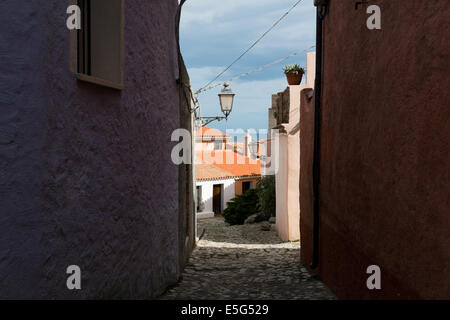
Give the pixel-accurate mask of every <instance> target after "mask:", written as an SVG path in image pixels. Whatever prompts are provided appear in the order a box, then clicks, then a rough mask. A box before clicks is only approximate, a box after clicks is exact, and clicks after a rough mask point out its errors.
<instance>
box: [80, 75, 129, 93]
mask: <svg viewBox="0 0 450 320" xmlns="http://www.w3.org/2000/svg"><path fill="white" fill-rule="evenodd" d="M75 76H76V78H77V80H79V81H84V82H89V83H93V84H97V85H100V86H103V87H107V88H112V89H116V90H123V89H124V86H123V84H117V83H114V82H111V81H108V80H104V79H100V78H96V77H93V76H88V75H86V74H81V73H76V74H75Z"/></svg>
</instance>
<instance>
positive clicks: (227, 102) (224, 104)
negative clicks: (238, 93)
mask: <svg viewBox="0 0 450 320" xmlns="http://www.w3.org/2000/svg"><path fill="white" fill-rule="evenodd" d="M234 96H235V94H234V93H233V91H232V90H231V88H229V85H228V83H225V84H224V85H223V89H222V91H221V92H220V93H219V100H220V108H221V109H222V112H223V114H224V115H225V118H228V116H229V115H230V113H231V110H232V109H233V101H234Z"/></svg>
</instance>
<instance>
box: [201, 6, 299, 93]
mask: <svg viewBox="0 0 450 320" xmlns="http://www.w3.org/2000/svg"><path fill="white" fill-rule="evenodd" d="M302 1H303V0H298V1H297V2H296V3H295V4H294V5H293V6H292V7H291V8H290V9H289V10H288V11H287V12H286V13H284V14H283V15H282V16H281V18H279V19H278V20H277V21H276V22H275V23H274V24H273V25H272V26H271V27H270V28H269V29H268V30H267V31H266V32H264V33H263V34H262V35H261V36H260V37H259V38H258V39H257V40H256V41H255V42H253V43H252V45H251V46H250V47H249V48H248V49H247V50H245V51H244V52H243V53H242V54H241V55H240V56H239V57H237V58H236V59H235V60H234V61H233V62H232V63H231V64H230V65H229V66H228V67H226V68H225V69H224V70H223V71H222V72H220V73H219V74H218V75H217V76H216V77H215V78H214V79H212V80H211V81H210V82H208V83H207V84H206V85H205V86H203V87H202V88H200V89H199V90H198V91H197V92H196V94H198V93H199V92H202V91H203V90H202V89H204V88H206V87H208V86H209V85H210V84H211V83H213V82H214V81H216V80H217V79H219V78H220V77H221V76H222V75H223V74H224V73H225V72H227V71H228V70H229V69H230V68H231V67H232V66H233V65H234V64H235V63H236V62H238V61H239V60H241V59H242V58H243V57H244V56H245V55H246V54H247V53H248V52H249V51H250V50H252V49H253V48H254V47H255V46H256V45H257V44H258V43H259V42H260V41H261V40H262V39H263V38H264V37H265V36H266V35H267V34H268V33H269V32H270V31H272V30H273V29H274V28H275V27H276V26H277V25H278V24H279V23H280V22H281V21H282V20H283V19H284V18H285V17H286V16H287V15H289V13H291V11H292V10H294V8H295V7H297V6H298V5H299V4H300V3H301V2H302Z"/></svg>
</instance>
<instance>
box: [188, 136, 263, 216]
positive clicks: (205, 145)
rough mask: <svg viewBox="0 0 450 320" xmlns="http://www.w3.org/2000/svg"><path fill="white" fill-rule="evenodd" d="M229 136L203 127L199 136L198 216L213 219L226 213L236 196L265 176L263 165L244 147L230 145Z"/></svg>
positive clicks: (197, 174)
mask: <svg viewBox="0 0 450 320" xmlns="http://www.w3.org/2000/svg"><path fill="white" fill-rule="evenodd" d="M229 139H230V137H229V136H228V135H226V134H225V133H223V132H221V131H218V130H215V129H211V128H208V127H203V128H202V129H200V130H198V131H197V133H196V138H195V142H196V146H195V150H196V168H195V170H196V187H197V199H196V200H197V201H196V202H197V212H198V213H197V217H198V218H207V217H213V216H214V214H219V213H222V212H223V210H225V208H226V206H227V203H228V202H229V201H230V200H231V199H233V198H234V197H235V196H236V195H241V194H243V193H244V192H245V191H247V190H248V189H253V188H255V187H256V183H257V181H258V180H259V179H260V177H261V164H260V161H259V160H257V159H252V158H249V157H247V156H246V152H245V150H248V146H247V145H246V142H247V140H245V141H246V142H244V145H243V148H244V154H242V148H237V147H236V144H235V143H230V142H229Z"/></svg>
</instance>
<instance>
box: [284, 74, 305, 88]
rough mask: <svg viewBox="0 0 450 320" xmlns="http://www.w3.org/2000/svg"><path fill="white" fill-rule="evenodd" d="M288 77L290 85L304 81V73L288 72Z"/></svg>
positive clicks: (296, 84)
mask: <svg viewBox="0 0 450 320" xmlns="http://www.w3.org/2000/svg"><path fill="white" fill-rule="evenodd" d="M286 78H287V82H288V84H289V85H290V86H298V85H299V84H300V83H301V82H302V78H303V73H298V74H296V73H287V74H286Z"/></svg>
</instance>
